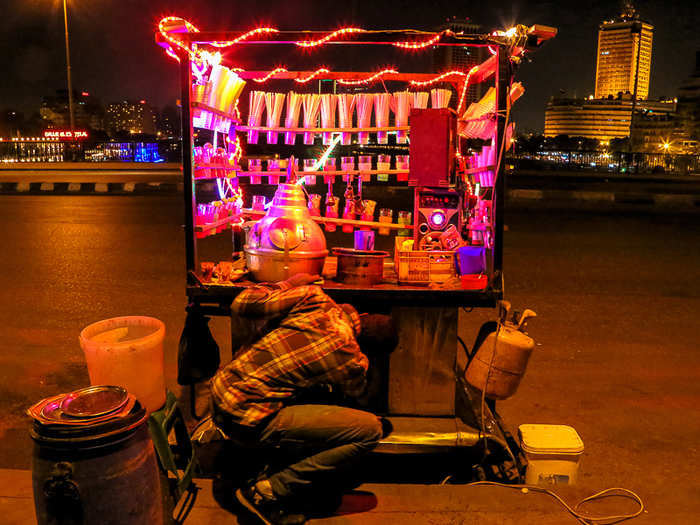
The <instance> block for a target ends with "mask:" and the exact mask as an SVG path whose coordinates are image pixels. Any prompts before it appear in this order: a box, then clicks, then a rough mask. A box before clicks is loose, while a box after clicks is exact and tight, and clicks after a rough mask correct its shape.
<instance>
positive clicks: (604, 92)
mask: <svg viewBox="0 0 700 525" xmlns="http://www.w3.org/2000/svg"><path fill="white" fill-rule="evenodd" d="M653 35H654V26H652V25H651V24H650V23H649V22H645V21H643V20H641V19H640V18H639V15H638V14H637V13H636V12H635V10H634V7H632V4H631V2H624V7H623V11H622V14H621V15H620V16H618V17H617V18H615V19H613V20H607V21H605V22H603V23H602V24H600V26H599V30H598V58H597V67H596V77H595V98H606V97H608V96H609V95H612V96H613V97H615V96H617V94H618V93H622V94H626V93H630V94H632V95H633V94H635V93H636V94H637V99H638V100H640V99H641V100H645V99H646V98H647V97H648V96H649V73H650V72H651V46H652V39H653Z"/></svg>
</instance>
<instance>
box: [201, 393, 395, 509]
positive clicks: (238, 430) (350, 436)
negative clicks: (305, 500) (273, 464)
mask: <svg viewBox="0 0 700 525" xmlns="http://www.w3.org/2000/svg"><path fill="white" fill-rule="evenodd" d="M215 414H216V416H215V422H216V424H217V425H219V426H220V427H221V428H222V430H223V431H224V432H225V433H226V434H227V435H228V436H229V437H230V438H231V439H232V440H234V441H236V442H239V443H240V444H241V445H244V446H254V447H259V446H262V447H266V448H267V447H270V448H276V449H279V450H280V451H282V452H284V453H285V456H287V455H289V457H294V458H295V459H294V460H292V461H293V462H292V463H291V464H289V465H287V466H285V467H283V468H282V469H281V470H279V471H278V472H276V473H274V474H271V475H269V476H268V479H269V481H270V484H271V485H272V490H273V491H274V493H275V496H277V497H279V498H287V497H291V496H297V495H301V494H303V493H308V490H309V489H310V488H311V487H312V484H313V485H314V487H321V486H323V488H324V489H325V488H327V485H328V482H332V481H334V478H335V475H336V474H337V473H338V472H340V471H342V470H343V469H346V468H348V467H350V466H352V464H353V463H355V462H356V461H357V460H358V459H359V458H360V457H362V456H363V455H365V454H366V453H368V452H369V451H371V450H372V449H373V448H374V447H375V446H376V445H377V443H378V442H379V439H380V438H381V437H382V425H381V422H380V421H379V418H378V417H377V416H375V415H374V414H371V413H369V412H364V411H362V410H355V409H353V408H346V407H341V406H334V405H290V406H287V407H284V408H283V409H282V410H280V411H279V412H277V414H275V415H274V416H273V417H271V418H270V419H268V420H266V421H265V422H264V423H263V424H262V425H260V427H257V428H255V429H251V428H249V427H244V426H242V425H238V424H236V423H234V422H233V421H232V420H230V419H229V418H228V417H227V416H226V414H225V413H224V414H222V413H221V411H215ZM227 419H228V421H227Z"/></svg>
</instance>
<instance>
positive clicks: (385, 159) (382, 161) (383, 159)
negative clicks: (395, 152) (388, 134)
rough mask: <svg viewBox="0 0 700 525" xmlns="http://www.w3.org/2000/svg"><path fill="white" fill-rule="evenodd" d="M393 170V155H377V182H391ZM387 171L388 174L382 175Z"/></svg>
mask: <svg viewBox="0 0 700 525" xmlns="http://www.w3.org/2000/svg"><path fill="white" fill-rule="evenodd" d="M390 169H391V155H377V171H378V173H377V180H378V181H381V182H387V181H388V180H389V173H388V172H389V170H390ZM382 170H386V171H387V173H382Z"/></svg>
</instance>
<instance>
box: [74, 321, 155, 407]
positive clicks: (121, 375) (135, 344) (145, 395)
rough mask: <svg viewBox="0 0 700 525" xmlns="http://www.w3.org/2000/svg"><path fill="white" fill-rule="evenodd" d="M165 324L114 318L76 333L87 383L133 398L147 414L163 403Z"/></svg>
mask: <svg viewBox="0 0 700 525" xmlns="http://www.w3.org/2000/svg"><path fill="white" fill-rule="evenodd" d="M164 338H165V325H164V324H163V322H162V321H159V320H158V319H155V318H153V317H139V316H128V317H115V318H112V319H106V320H104V321H98V322H96V323H93V324H91V325H89V326H88V327H86V328H84V329H83V331H82V332H80V347H81V348H82V349H83V352H84V353H85V359H86V360H87V366H88V373H89V374H90V383H91V384H93V385H117V386H122V387H124V388H126V389H127V390H128V391H129V392H130V393H132V394H134V395H135V396H136V399H138V400H139V401H140V402H141V404H143V405H144V406H145V407H146V410H147V411H148V412H149V413H150V412H153V411H155V410H158V409H159V408H160V407H162V406H163V404H164V403H165V374H164V370H163V339H164Z"/></svg>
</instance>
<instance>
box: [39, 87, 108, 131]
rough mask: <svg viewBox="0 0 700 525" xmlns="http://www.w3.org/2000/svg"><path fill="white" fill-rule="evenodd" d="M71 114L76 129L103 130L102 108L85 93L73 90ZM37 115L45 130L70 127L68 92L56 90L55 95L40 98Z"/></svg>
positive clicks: (94, 99)
mask: <svg viewBox="0 0 700 525" xmlns="http://www.w3.org/2000/svg"><path fill="white" fill-rule="evenodd" d="M73 113H74V117H75V126H76V128H80V129H86V128H89V129H93V130H101V129H103V119H104V108H103V107H102V104H101V103H100V101H99V100H98V99H97V98H95V97H93V96H91V95H90V93H88V92H87V91H77V90H73ZM39 114H40V115H41V118H42V120H43V122H44V125H45V126H46V127H47V128H49V129H52V128H64V129H67V128H68V127H69V126H70V117H69V111H68V90H67V89H57V90H56V94H55V95H48V96H45V97H42V99H41V107H40V108H39Z"/></svg>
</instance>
